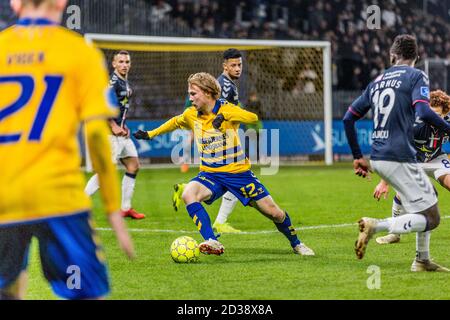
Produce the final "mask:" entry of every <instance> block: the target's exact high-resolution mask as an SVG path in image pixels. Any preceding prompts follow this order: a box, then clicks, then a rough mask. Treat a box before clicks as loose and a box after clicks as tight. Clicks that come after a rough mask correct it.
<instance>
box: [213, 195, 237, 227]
mask: <svg viewBox="0 0 450 320" xmlns="http://www.w3.org/2000/svg"><path fill="white" fill-rule="evenodd" d="M238 201H239V200H238V198H237V197H236V196H235V195H234V194H232V193H231V192H230V191H227V192H226V193H225V194H224V195H223V197H222V204H221V205H220V209H219V213H218V214H217V218H216V223H220V224H223V223H225V222H227V219H228V217H229V215H230V214H231V212H233V209H234V207H236V204H237V202H238Z"/></svg>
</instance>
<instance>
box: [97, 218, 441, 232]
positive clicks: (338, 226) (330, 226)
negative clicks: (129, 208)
mask: <svg viewBox="0 0 450 320" xmlns="http://www.w3.org/2000/svg"><path fill="white" fill-rule="evenodd" d="M441 218H442V219H448V218H450V216H444V217H441ZM355 225H357V223H342V224H321V225H318V226H308V227H300V228H295V230H297V231H300V230H314V229H328V228H347V227H353V226H355ZM95 229H96V230H98V231H112V229H111V228H95ZM128 231H130V232H152V233H191V234H197V233H198V231H195V230H194V231H187V230H164V229H136V228H130V229H128ZM278 232H279V231H278V230H261V231H242V232H239V233H234V234H237V235H239V234H265V233H278Z"/></svg>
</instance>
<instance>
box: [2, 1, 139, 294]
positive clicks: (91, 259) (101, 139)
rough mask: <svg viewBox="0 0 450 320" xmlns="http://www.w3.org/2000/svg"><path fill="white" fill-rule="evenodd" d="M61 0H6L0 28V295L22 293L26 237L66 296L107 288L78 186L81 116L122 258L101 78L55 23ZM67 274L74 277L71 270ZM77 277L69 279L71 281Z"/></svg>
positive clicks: (79, 44)
mask: <svg viewBox="0 0 450 320" xmlns="http://www.w3.org/2000/svg"><path fill="white" fill-rule="evenodd" d="M66 4H67V0H12V1H11V6H12V8H13V10H14V12H16V13H17V14H18V16H19V20H18V22H17V24H16V25H14V26H12V27H11V28H9V29H6V30H5V31H3V32H1V33H0V162H1V163H2V165H3V166H4V170H2V173H1V174H0V298H2V299H20V298H24V294H25V289H26V282H27V272H26V270H27V263H28V252H29V247H30V243H31V239H32V238H33V237H36V238H37V240H38V242H39V250H40V258H41V264H42V268H43V273H44V275H45V277H46V279H47V280H48V281H49V282H50V284H51V286H52V289H53V291H54V292H55V294H57V295H58V296H60V297H62V298H65V299H95V298H102V297H104V296H105V295H106V294H108V292H109V280H108V274H107V270H106V265H105V259H104V253H103V249H102V247H101V245H100V244H99V242H98V240H97V238H98V237H97V235H96V233H95V231H94V229H93V227H92V221H91V218H90V215H91V213H90V208H91V202H90V199H89V198H88V197H87V196H86V195H85V193H84V191H83V185H84V177H83V174H82V172H81V171H80V163H81V159H80V155H79V148H78V143H77V131H78V128H79V126H80V123H81V122H82V121H86V130H87V138H88V142H89V146H90V153H91V156H92V162H93V167H94V169H95V171H96V172H97V173H98V175H99V180H100V184H101V186H102V188H101V191H102V198H103V202H104V207H105V209H106V211H107V213H108V218H109V221H110V223H111V225H112V228H113V230H114V231H115V233H116V236H117V238H118V241H119V245H120V247H121V248H122V249H123V250H124V251H125V253H126V254H127V255H128V256H129V257H133V256H134V249H133V245H132V242H131V239H130V237H129V235H128V232H127V230H126V228H125V226H124V222H123V218H122V217H121V215H120V211H119V209H120V195H119V194H120V193H119V184H118V177H117V173H116V169H115V166H114V165H113V164H112V162H111V159H110V157H111V156H110V152H111V151H110V147H109V142H108V132H109V130H108V125H107V120H106V119H107V118H109V117H111V116H114V115H115V114H116V112H115V110H113V109H112V108H111V107H110V106H109V104H108V103H107V100H106V98H107V90H108V78H107V73H106V69H105V64H104V61H103V57H102V56H101V54H100V53H99V52H98V51H97V50H95V49H94V48H92V47H91V46H89V45H87V44H86V43H85V41H84V39H83V38H82V37H81V36H79V35H77V34H76V33H72V32H71V31H69V30H66V29H65V28H62V27H60V26H58V24H59V23H60V22H61V20H62V14H63V11H64V8H65V6H66ZM71 277H72V278H71ZM74 277H75V278H74ZM71 279H72V280H74V281H71Z"/></svg>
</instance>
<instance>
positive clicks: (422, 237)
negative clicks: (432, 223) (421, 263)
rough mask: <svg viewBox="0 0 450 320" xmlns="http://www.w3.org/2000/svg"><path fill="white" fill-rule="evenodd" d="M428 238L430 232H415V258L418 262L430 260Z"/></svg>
mask: <svg viewBox="0 0 450 320" xmlns="http://www.w3.org/2000/svg"><path fill="white" fill-rule="evenodd" d="M430 236H431V231H425V232H417V234H416V257H417V259H419V260H429V259H430Z"/></svg>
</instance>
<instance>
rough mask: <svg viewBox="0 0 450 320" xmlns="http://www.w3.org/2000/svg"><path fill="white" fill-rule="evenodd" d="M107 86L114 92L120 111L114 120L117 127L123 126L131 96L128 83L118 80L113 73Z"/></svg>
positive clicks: (131, 92)
mask: <svg viewBox="0 0 450 320" xmlns="http://www.w3.org/2000/svg"><path fill="white" fill-rule="evenodd" d="M109 86H110V87H111V88H112V89H113V90H114V93H115V94H116V97H117V102H118V105H117V107H119V109H120V113H119V116H118V117H117V118H116V119H114V121H115V122H116V123H117V125H119V126H120V125H122V126H125V121H126V116H127V112H128V109H129V107H130V98H131V95H132V94H133V91H132V90H131V87H130V83H129V82H128V81H127V80H123V79H122V78H119V77H118V76H117V74H116V73H114V72H113V74H112V75H111V78H110V80H109Z"/></svg>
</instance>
